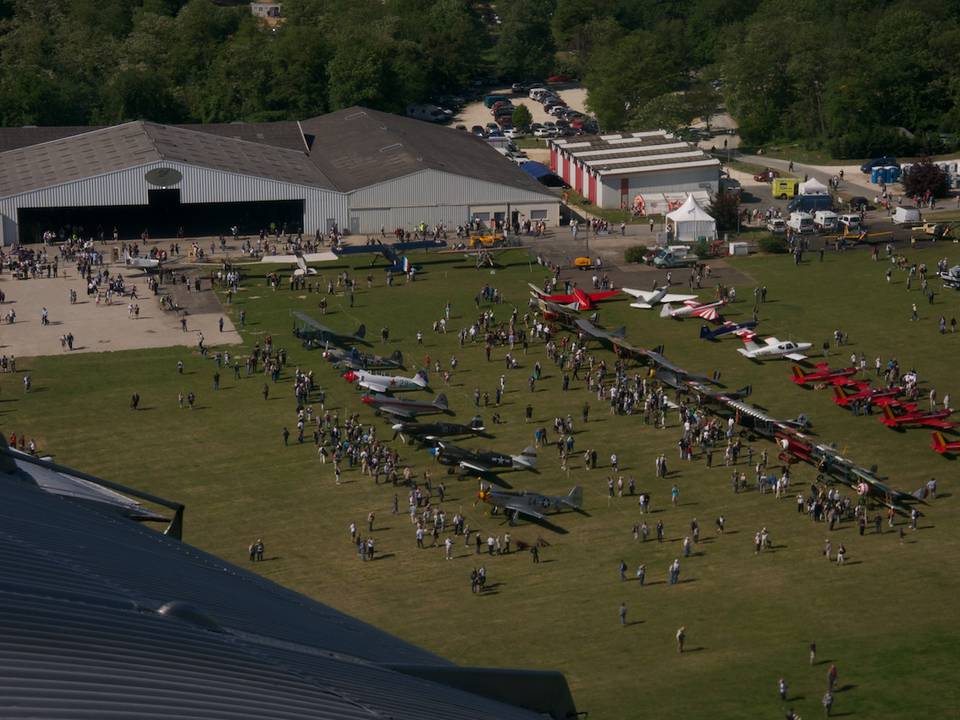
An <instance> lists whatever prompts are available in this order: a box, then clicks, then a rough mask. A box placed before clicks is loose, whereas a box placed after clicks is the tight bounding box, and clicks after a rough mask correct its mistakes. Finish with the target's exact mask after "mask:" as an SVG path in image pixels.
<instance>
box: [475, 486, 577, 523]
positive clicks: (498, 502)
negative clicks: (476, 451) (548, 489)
mask: <svg viewBox="0 0 960 720" xmlns="http://www.w3.org/2000/svg"><path fill="white" fill-rule="evenodd" d="M477 497H478V498H479V499H480V500H481V501H483V502H485V503H487V504H489V505H493V506H494V507H495V508H498V509H501V510H503V511H505V512H506V513H507V514H508V515H509V517H510V524H511V525H512V524H513V523H514V522H516V520H517V518H518V517H519V516H520V515H525V516H527V517H529V518H532V519H534V520H540V521H543V520H546V519H547V513H549V512H562V511H563V510H576V511H580V510H582V508H583V488H582V487H580V486H579V485H577V486H576V487H575V488H573V490H571V491H570V492H569V493H567V494H566V495H541V494H540V493H535V492H527V491H525V490H522V491H520V492H506V491H503V490H490V489H486V490H484V489H481V490H480V492H478V493H477Z"/></svg>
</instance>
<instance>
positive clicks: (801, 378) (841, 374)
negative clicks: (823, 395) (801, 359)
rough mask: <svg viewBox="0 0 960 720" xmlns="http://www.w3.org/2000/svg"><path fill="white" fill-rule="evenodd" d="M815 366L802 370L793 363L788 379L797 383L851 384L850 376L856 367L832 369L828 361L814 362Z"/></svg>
mask: <svg viewBox="0 0 960 720" xmlns="http://www.w3.org/2000/svg"><path fill="white" fill-rule="evenodd" d="M816 367H817V369H816V370H813V371H811V372H804V371H803V369H802V368H801V367H800V366H798V365H794V366H793V375H792V376H791V378H790V379H791V380H793V381H794V382H795V383H796V384H797V385H806V384H807V383H816V382H825V383H831V384H833V385H851V384H853V380H851V379H850V376H851V375H856V374H857V368H855V367H847V368H840V369H839V370H833V369H831V368H830V365H829V363H825V362H818V363H816Z"/></svg>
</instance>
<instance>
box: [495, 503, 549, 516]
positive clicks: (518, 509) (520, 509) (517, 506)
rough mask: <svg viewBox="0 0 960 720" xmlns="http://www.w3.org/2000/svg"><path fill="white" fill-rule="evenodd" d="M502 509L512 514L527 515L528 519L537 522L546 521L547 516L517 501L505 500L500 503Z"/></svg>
mask: <svg viewBox="0 0 960 720" xmlns="http://www.w3.org/2000/svg"><path fill="white" fill-rule="evenodd" d="M499 505H500V507H502V508H503V509H504V510H509V511H510V512H515V513H517V514H518V515H526V516H527V517H532V518H534V519H535V520H546V519H547V516H546V515H543V514H541V513H538V512H537V511H536V510H531V509H530V508H529V507H528V506H527V505H526V504H525V503H522V502H517V501H516V500H512V499H511V500H505V501H503V502H501V503H499Z"/></svg>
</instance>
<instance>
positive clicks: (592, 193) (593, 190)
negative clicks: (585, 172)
mask: <svg viewBox="0 0 960 720" xmlns="http://www.w3.org/2000/svg"><path fill="white" fill-rule="evenodd" d="M589 183H590V189H589V194H588V195H587V199H588V200H590V202H592V203H593V204H594V205H596V204H597V176H596V175H595V174H593V173H590V179H589Z"/></svg>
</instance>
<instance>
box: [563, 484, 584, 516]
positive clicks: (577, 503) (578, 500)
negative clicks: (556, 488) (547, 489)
mask: <svg viewBox="0 0 960 720" xmlns="http://www.w3.org/2000/svg"><path fill="white" fill-rule="evenodd" d="M565 502H566V503H567V505H569V506H570V507H572V508H576V509H577V510H579V509H580V508H581V507H582V506H583V488H582V487H580V486H579V485H577V486H576V487H575V488H573V490H571V491H570V492H569V493H567V497H566V500H565Z"/></svg>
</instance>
